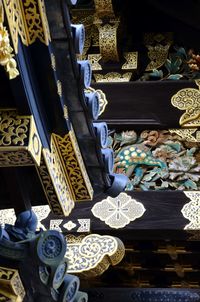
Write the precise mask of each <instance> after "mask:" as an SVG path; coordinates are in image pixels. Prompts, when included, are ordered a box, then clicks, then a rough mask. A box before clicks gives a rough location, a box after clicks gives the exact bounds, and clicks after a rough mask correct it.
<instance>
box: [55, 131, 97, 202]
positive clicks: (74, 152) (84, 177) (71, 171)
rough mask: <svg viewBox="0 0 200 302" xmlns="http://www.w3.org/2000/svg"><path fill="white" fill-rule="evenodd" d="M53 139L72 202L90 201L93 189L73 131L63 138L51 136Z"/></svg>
mask: <svg viewBox="0 0 200 302" xmlns="http://www.w3.org/2000/svg"><path fill="white" fill-rule="evenodd" d="M53 138H54V141H55V143H56V146H57V150H59V155H60V158H62V163H63V165H64V167H65V172H66V176H67V179H68V182H69V185H70V188H71V191H72V194H73V197H74V200H76V201H82V200H91V199H92V197H93V188H92V185H91V183H90V180H89V177H88V174H87V171H86V168H85V165H84V163H83V159H82V156H81V153H80V149H79V146H78V143H77V140H76V137H75V134H74V132H73V130H71V131H69V133H68V134H66V135H65V136H64V137H61V136H59V135H56V134H53Z"/></svg>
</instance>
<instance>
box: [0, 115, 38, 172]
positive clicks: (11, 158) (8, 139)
mask: <svg viewBox="0 0 200 302" xmlns="http://www.w3.org/2000/svg"><path fill="white" fill-rule="evenodd" d="M0 133H1V138H0V159H1V161H0V162H1V164H2V165H3V166H5V165H7V166H8V165H11V166H13V165H14V166H16V165H20V163H22V164H23V165H27V164H28V165H29V164H31V165H33V164H34V163H36V164H37V165H39V164H40V158H41V150H42V145H41V141H40V138H39V135H38V132H37V129H36V125H35V122H34V119H33V116H19V115H17V112H16V111H15V110H1V111H0ZM26 153H28V154H26ZM21 156H23V158H20V157H21ZM31 158H32V160H31ZM3 159H4V160H5V162H3Z"/></svg>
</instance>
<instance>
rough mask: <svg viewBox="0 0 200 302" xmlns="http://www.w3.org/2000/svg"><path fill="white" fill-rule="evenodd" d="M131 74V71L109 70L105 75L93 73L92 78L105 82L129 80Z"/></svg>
mask: <svg viewBox="0 0 200 302" xmlns="http://www.w3.org/2000/svg"><path fill="white" fill-rule="evenodd" d="M131 76H132V72H126V73H123V74H121V73H118V72H109V73H107V74H105V75H103V74H98V73H94V78H95V81H96V82H97V83H106V82H129V81H130V79H131Z"/></svg>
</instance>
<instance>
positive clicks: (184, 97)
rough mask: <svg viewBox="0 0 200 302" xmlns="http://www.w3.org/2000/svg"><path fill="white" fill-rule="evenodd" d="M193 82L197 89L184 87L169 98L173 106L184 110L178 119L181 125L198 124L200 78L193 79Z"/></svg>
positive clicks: (199, 114)
mask: <svg viewBox="0 0 200 302" xmlns="http://www.w3.org/2000/svg"><path fill="white" fill-rule="evenodd" d="M195 83H196V85H197V86H198V89H195V88H184V89H181V90H179V91H178V92H177V93H176V94H175V95H173V96H172V98H171V103H172V105H173V106H174V107H176V108H178V109H180V110H183V111H185V112H184V113H183V115H182V116H181V118H180V120H179V123H180V126H182V127H199V126H200V91H199V87H200V80H195Z"/></svg>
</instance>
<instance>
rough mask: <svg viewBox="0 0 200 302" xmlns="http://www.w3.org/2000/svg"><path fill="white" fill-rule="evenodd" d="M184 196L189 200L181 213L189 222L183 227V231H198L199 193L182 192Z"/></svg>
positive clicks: (199, 224) (199, 220)
mask: <svg viewBox="0 0 200 302" xmlns="http://www.w3.org/2000/svg"><path fill="white" fill-rule="evenodd" d="M184 194H185V195H186V196H187V197H188V198H189V199H190V200H191V201H190V202H189V203H186V204H185V205H184V207H183V208H182V210H181V212H182V214H183V216H184V217H185V218H186V219H188V220H189V221H190V223H189V224H187V225H186V226H185V228H184V229H185V230H199V229H200V192H199V191H184Z"/></svg>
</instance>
